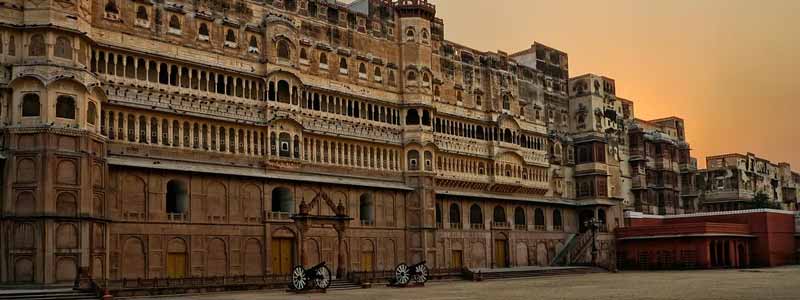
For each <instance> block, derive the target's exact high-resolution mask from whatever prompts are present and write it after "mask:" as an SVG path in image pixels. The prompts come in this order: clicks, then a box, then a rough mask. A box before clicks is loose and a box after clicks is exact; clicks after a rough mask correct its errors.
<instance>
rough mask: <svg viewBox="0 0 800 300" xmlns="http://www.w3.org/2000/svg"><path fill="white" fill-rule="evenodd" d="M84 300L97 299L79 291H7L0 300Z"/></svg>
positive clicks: (0, 296) (92, 295)
mask: <svg viewBox="0 0 800 300" xmlns="http://www.w3.org/2000/svg"><path fill="white" fill-rule="evenodd" d="M11 299H19V300H83V299H97V297H96V296H95V295H94V294H92V293H86V292H77V291H47V290H41V291H25V292H13V291H5V292H2V293H0V300H11Z"/></svg>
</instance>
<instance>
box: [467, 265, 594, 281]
mask: <svg viewBox="0 0 800 300" xmlns="http://www.w3.org/2000/svg"><path fill="white" fill-rule="evenodd" d="M601 272H605V270H603V269H600V268H594V267H517V268H506V269H476V270H470V273H471V275H472V279H473V280H503V279H514V278H531V277H546V276H561V275H578V274H591V273H601Z"/></svg>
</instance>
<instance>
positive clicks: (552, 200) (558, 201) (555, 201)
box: [436, 190, 577, 206]
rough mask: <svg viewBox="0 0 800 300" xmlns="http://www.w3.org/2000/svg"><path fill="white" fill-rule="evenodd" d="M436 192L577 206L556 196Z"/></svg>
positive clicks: (438, 192) (573, 202)
mask: <svg viewBox="0 0 800 300" xmlns="http://www.w3.org/2000/svg"><path fill="white" fill-rule="evenodd" d="M436 194H437V195H445V196H459V197H470V198H485V199H497V200H514V201H524V202H533V203H542V204H557V205H565V206H577V203H576V202H575V201H574V200H567V199H558V198H526V197H520V196H512V195H497V194H489V193H474V192H464V191H452V190H437V191H436Z"/></svg>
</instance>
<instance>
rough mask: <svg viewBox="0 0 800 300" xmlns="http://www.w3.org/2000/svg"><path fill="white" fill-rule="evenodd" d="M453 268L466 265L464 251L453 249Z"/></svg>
mask: <svg viewBox="0 0 800 300" xmlns="http://www.w3.org/2000/svg"><path fill="white" fill-rule="evenodd" d="M452 259H453V268H461V267H462V266H464V252H462V251H461V250H453V257H452Z"/></svg>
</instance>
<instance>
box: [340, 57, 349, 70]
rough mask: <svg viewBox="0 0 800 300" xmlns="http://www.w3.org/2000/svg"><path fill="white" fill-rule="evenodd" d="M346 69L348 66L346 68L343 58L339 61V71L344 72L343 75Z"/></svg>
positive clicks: (345, 61) (345, 59)
mask: <svg viewBox="0 0 800 300" xmlns="http://www.w3.org/2000/svg"><path fill="white" fill-rule="evenodd" d="M347 68H348V66H347V58H344V57H342V58H340V59H339V70H340V71H342V72H344V73H347Z"/></svg>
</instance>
